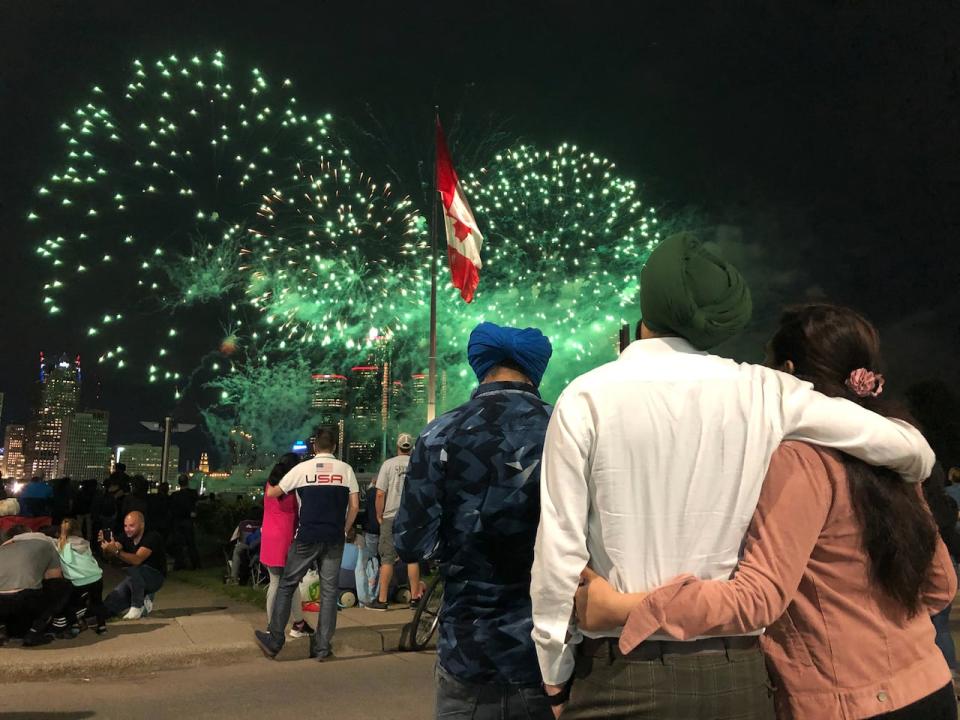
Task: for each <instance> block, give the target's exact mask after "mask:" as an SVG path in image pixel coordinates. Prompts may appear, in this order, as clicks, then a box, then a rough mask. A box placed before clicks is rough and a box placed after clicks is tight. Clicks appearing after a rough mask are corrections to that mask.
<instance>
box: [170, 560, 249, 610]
mask: <svg viewBox="0 0 960 720" xmlns="http://www.w3.org/2000/svg"><path fill="white" fill-rule="evenodd" d="M170 577H172V578H174V579H175V580H182V581H183V582H185V583H189V584H190V585H196V586H197V587H201V588H203V589H204V590H210V591H211V592H215V593H220V594H221V595H226V596H227V597H228V598H230V599H231V600H236V601H237V602H242V603H247V604H248V605H253V606H255V607H258V608H262V609H266V607H267V589H266V588H265V587H264V588H252V587H247V586H245V585H225V584H224V583H223V568H218V567H213V568H203V569H201V570H176V571H174V572H172V573H170Z"/></svg>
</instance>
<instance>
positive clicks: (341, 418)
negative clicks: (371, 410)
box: [310, 373, 347, 457]
mask: <svg viewBox="0 0 960 720" xmlns="http://www.w3.org/2000/svg"><path fill="white" fill-rule="evenodd" d="M310 407H312V408H313V409H314V410H316V411H317V415H318V417H317V424H318V425H323V426H324V427H327V428H330V429H331V430H333V432H334V434H335V435H336V437H337V454H338V455H339V456H340V457H342V456H343V450H344V444H343V442H344V435H345V426H346V414H347V378H346V376H345V375H328V374H323V373H314V375H313V398H312V400H311V402H310Z"/></svg>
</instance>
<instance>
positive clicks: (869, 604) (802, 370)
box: [561, 305, 957, 720]
mask: <svg viewBox="0 0 960 720" xmlns="http://www.w3.org/2000/svg"><path fill="white" fill-rule="evenodd" d="M770 352H771V355H772V358H771V359H772V364H773V365H774V367H776V368H778V369H780V370H782V371H784V372H788V373H791V374H793V375H796V376H797V377H799V378H801V379H803V380H807V381H809V382H812V383H813V384H814V386H815V388H816V389H817V390H819V391H820V392H822V393H824V394H826V395H830V396H833V397H844V398H847V399H850V400H853V401H855V402H858V403H859V404H861V405H863V406H865V407H867V408H869V409H871V410H875V411H877V412H881V413H885V414H887V415H890V416H892V415H894V414H895V413H894V411H893V410H892V409H891V408H890V407H889V406H887V405H886V404H885V403H884V402H883V397H882V396H883V391H884V389H885V388H884V378H883V376H882V375H880V374H879V373H878V372H877V369H878V368H879V367H880V365H881V358H880V344H879V337H878V335H877V332H876V330H875V329H874V327H873V326H872V325H871V324H870V323H869V322H868V321H867V320H866V319H864V318H863V317H862V316H860V315H859V314H857V313H856V312H854V311H852V310H849V309H847V308H842V307H836V306H831V305H809V306H804V307H800V308H796V309H792V310H788V311H787V312H786V313H785V315H784V316H783V318H782V320H781V324H780V328H779V330H778V331H777V333H776V335H775V336H774V338H773V340H772V341H771V344H770ZM956 591H957V577H956V572H955V570H954V567H953V564H952V562H951V560H950V555H949V553H948V552H947V548H946V547H945V546H944V544H943V542H942V541H941V540H940V538H939V535H938V533H937V529H936V526H935V524H934V521H933V518H932V516H931V514H930V511H929V509H928V508H927V506H926V503H925V502H924V500H923V496H922V493H921V491H920V488H919V487H918V486H915V485H909V484H907V483H904V482H903V481H902V480H901V479H900V478H899V477H898V476H896V475H895V474H893V473H891V472H889V471H886V470H882V469H878V468H874V467H870V466H868V465H866V464H864V463H862V462H860V461H857V460H854V459H853V458H851V457H849V456H846V455H843V454H840V453H837V452H835V451H832V450H827V449H824V448H820V447H815V446H812V445H808V444H805V443H800V442H786V443H783V444H782V445H781V446H780V448H779V450H777V452H776V453H775V454H774V456H773V459H772V460H771V463H770V467H769V470H768V474H767V477H766V480H765V482H764V485H763V489H762V491H761V493H760V499H759V503H758V506H757V510H756V513H755V514H754V516H753V521H752V523H751V525H750V529H749V531H748V533H747V537H746V541H745V545H744V550H743V557H742V559H741V561H740V564H739V566H738V567H737V570H736V572H735V574H734V576H733V577H732V578H731V579H730V580H727V581H703V580H699V579H697V578H695V577H693V576H692V575H685V576H681V577H678V578H675V579H674V580H672V581H671V582H669V583H668V584H667V585H665V586H662V587H660V588H657V589H656V590H654V591H653V592H650V593H634V594H626V593H618V592H616V591H615V590H613V588H612V586H611V585H609V584H608V583H607V581H606V580H604V579H602V578H600V577H599V576H597V575H596V574H595V573H594V572H593V571H592V570H590V569H589V568H587V569H586V570H585V571H584V576H583V585H582V586H581V587H580V589H579V590H578V592H577V610H576V612H577V623H578V625H579V626H580V627H581V628H582V629H585V630H601V629H609V628H614V627H620V626H623V632H622V633H621V635H620V642H619V652H621V653H623V655H624V657H626V658H629V657H630V653H631V652H632V651H633V650H634V648H636V647H637V646H638V645H640V643H642V642H643V641H644V640H645V639H646V638H648V637H649V636H650V635H652V634H654V633H655V632H658V631H659V632H663V633H667V634H669V635H671V636H673V637H675V638H678V639H680V640H687V639H690V638H695V637H700V636H713V635H730V634H733V633H747V632H751V631H756V630H758V629H761V628H764V627H766V632H765V634H764V635H763V638H762V647H763V651H764V653H765V655H766V659H767V666H768V668H769V672H770V676H771V680H772V681H773V684H774V686H775V703H776V711H777V717H778V718H781V719H790V718H797V719H800V718H813V719H816V720H821V719H823V720H828V719H832V718H842V719H843V720H857V719H859V718H888V719H891V720H892V719H896V720H913V719H914V718H916V719H917V720H920V719H922V720H956V717H957V705H956V698H955V696H954V689H953V684H952V682H951V673H950V669H949V668H948V667H947V664H946V661H945V660H944V658H943V655H942V654H941V652H940V651H939V649H938V648H937V646H936V644H935V642H934V628H933V624H932V623H931V622H930V616H931V615H932V614H934V613H936V612H939V611H940V610H942V609H943V608H944V607H946V606H947V605H948V604H949V603H951V602H952V601H953V598H954V595H955V594H956ZM677 661H678V662H680V661H682V658H679V659H678V660H677ZM561 717H562V716H561Z"/></svg>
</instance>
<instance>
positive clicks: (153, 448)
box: [114, 445, 180, 482]
mask: <svg viewBox="0 0 960 720" xmlns="http://www.w3.org/2000/svg"><path fill="white" fill-rule="evenodd" d="M114 456H119V459H118V460H117V462H122V463H123V464H124V465H126V466H127V475H130V476H133V475H143V476H144V477H145V478H146V479H147V480H150V481H154V482H160V468H161V467H162V464H163V448H162V447H160V446H159V445H121V446H119V447H116V448H114ZM179 465H180V448H179V447H177V446H176V445H171V446H170V457H169V458H168V459H167V477H168V478H170V479H171V480H175V479H176V477H177V469H178V467H179Z"/></svg>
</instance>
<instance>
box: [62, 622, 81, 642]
mask: <svg viewBox="0 0 960 720" xmlns="http://www.w3.org/2000/svg"><path fill="white" fill-rule="evenodd" d="M79 634H80V627H79V626H77V625H71V626H70V627H66V628H64V629H63V630H57V633H56V635H57V639H58V640H73V639H74V638H75V637H77V635H79Z"/></svg>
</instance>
